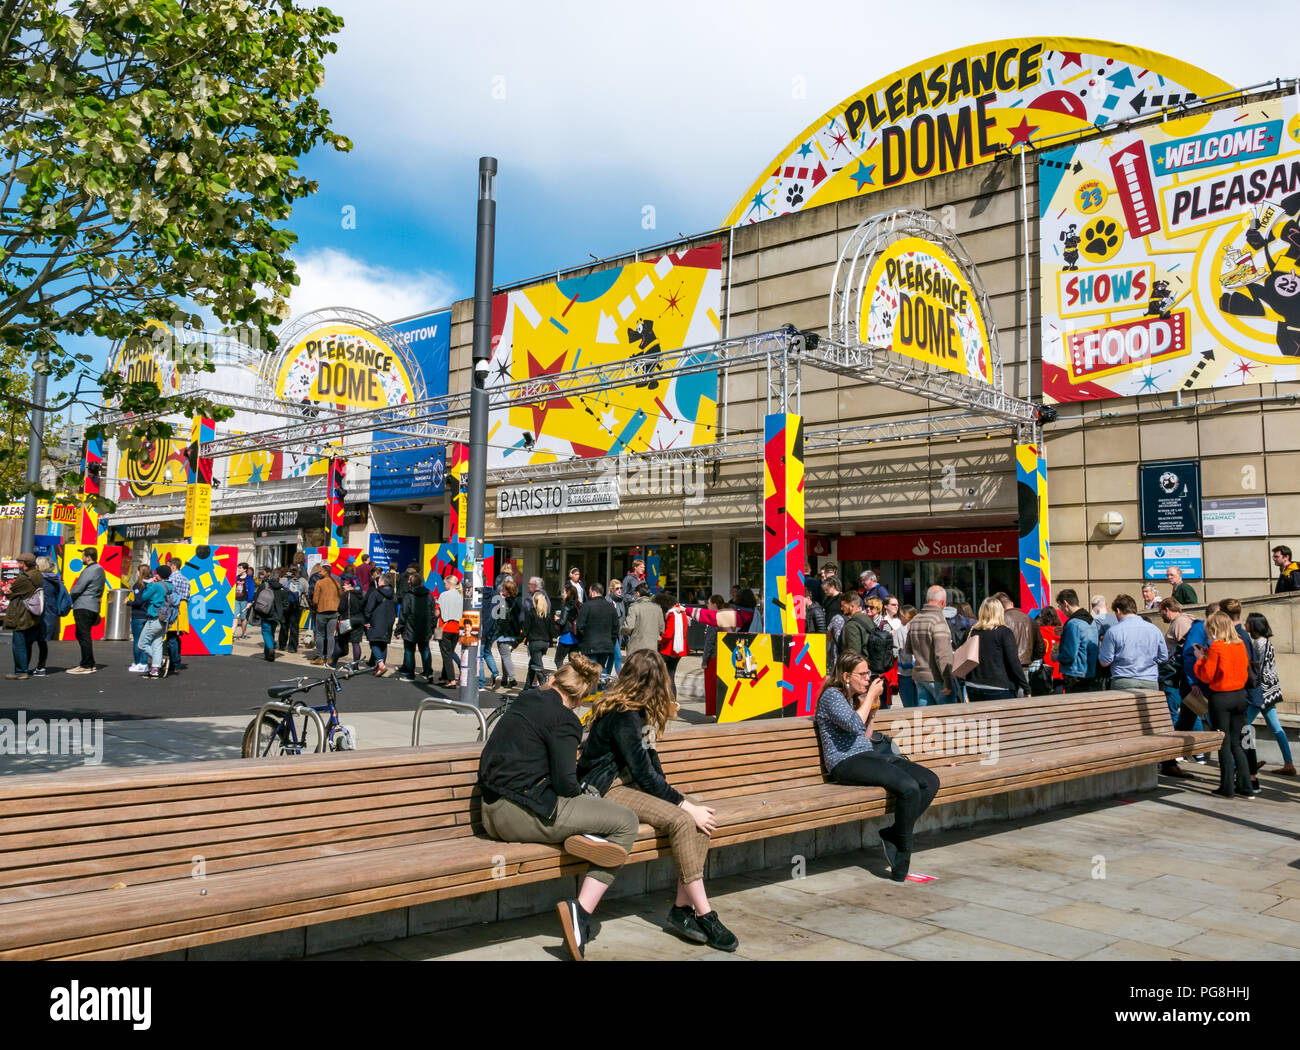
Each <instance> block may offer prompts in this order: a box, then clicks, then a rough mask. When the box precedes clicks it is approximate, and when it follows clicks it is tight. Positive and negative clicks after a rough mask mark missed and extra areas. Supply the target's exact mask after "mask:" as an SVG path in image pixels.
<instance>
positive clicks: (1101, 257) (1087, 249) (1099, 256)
mask: <svg viewBox="0 0 1300 1050" xmlns="http://www.w3.org/2000/svg"><path fill="white" fill-rule="evenodd" d="M1079 239H1080V240H1081V241H1082V242H1083V252H1084V254H1085V255H1087V256H1088V257H1089V258H1090V259H1093V260H1095V261H1096V262H1105V261H1106V260H1107V259H1111V258H1114V256H1115V253H1116V252H1118V251H1119V248H1120V245H1121V244H1122V243H1123V241H1124V231H1123V230H1122V229H1120V228H1119V226H1118V225H1117V224H1116V223H1115V221H1114V220H1113V219H1108V218H1106V217H1105V216H1104V215H1103V216H1101V217H1100V218H1097V219H1093V221H1092V222H1090V223H1088V225H1087V226H1085V227H1084V228H1083V232H1082V233H1080V234H1079Z"/></svg>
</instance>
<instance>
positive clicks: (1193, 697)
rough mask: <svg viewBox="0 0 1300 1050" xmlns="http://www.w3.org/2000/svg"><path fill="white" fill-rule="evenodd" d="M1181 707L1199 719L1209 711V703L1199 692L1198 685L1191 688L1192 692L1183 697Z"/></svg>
mask: <svg viewBox="0 0 1300 1050" xmlns="http://www.w3.org/2000/svg"><path fill="white" fill-rule="evenodd" d="M1183 706H1184V707H1186V708H1188V709H1190V710H1192V711H1194V712H1195V713H1196V714H1197V715H1198V716H1200V717H1201V718H1204V717H1205V716H1206V715H1207V714H1208V713H1209V711H1210V702H1209V701H1208V700H1207V699H1205V694H1204V693H1202V692H1201V687H1200V686H1199V685H1197V686H1193V687H1192V691H1191V692H1190V693H1188V694H1187V695H1186V696H1185V697H1183Z"/></svg>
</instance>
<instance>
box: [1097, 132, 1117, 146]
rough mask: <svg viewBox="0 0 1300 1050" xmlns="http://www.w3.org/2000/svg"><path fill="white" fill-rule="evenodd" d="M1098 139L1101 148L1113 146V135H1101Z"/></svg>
mask: <svg viewBox="0 0 1300 1050" xmlns="http://www.w3.org/2000/svg"><path fill="white" fill-rule="evenodd" d="M1100 141H1101V148H1102V149H1113V148H1114V146H1115V136H1114V135H1103V136H1102V138H1101V140H1100Z"/></svg>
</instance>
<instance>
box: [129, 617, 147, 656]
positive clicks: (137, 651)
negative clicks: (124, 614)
mask: <svg viewBox="0 0 1300 1050" xmlns="http://www.w3.org/2000/svg"><path fill="white" fill-rule="evenodd" d="M148 622H149V621H148V620H137V619H132V620H131V665H132V666H133V667H135V666H138V665H140V664H142V663H145V662H147V661H148V659H149V654H148V653H146V652H145V651H144V650H143V649H141V648H140V633H141V632H142V631H143V630H144V625H145V624H147V623H148Z"/></svg>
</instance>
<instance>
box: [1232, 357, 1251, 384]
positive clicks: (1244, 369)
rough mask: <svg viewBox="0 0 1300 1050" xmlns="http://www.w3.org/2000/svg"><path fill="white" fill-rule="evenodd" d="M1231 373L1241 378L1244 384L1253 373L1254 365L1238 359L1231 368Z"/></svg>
mask: <svg viewBox="0 0 1300 1050" xmlns="http://www.w3.org/2000/svg"><path fill="white" fill-rule="evenodd" d="M1232 371H1233V372H1235V373H1236V374H1237V375H1239V376H1241V381H1242V382H1243V383H1245V382H1246V379H1247V378H1248V377H1249V376H1250V374H1251V373H1252V372H1253V371H1255V365H1254V364H1252V363H1251V362H1250V361H1246V360H1244V359H1242V358H1238V359H1237V363H1236V364H1235V365H1233V366H1232Z"/></svg>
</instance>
